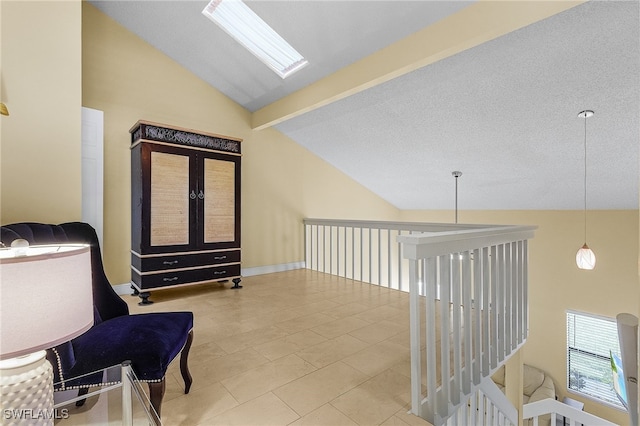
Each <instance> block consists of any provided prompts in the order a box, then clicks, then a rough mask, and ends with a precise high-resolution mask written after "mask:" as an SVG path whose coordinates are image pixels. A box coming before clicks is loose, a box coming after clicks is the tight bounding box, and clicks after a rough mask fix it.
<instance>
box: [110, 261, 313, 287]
mask: <svg viewBox="0 0 640 426" xmlns="http://www.w3.org/2000/svg"><path fill="white" fill-rule="evenodd" d="M304 267H305V263H304V262H291V263H280V264H278V265H267V266H255V267H253V268H242V269H241V270H240V273H241V274H242V276H243V277H252V276H255V275H265V274H273V273H276V272H285V271H293V270H294V269H304ZM113 289H114V290H115V292H116V293H117V294H119V295H123V294H133V290H132V289H131V283H125V284H116V285H114V286H113Z"/></svg>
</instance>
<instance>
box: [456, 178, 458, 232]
mask: <svg viewBox="0 0 640 426" xmlns="http://www.w3.org/2000/svg"><path fill="white" fill-rule="evenodd" d="M456 223H458V176H456Z"/></svg>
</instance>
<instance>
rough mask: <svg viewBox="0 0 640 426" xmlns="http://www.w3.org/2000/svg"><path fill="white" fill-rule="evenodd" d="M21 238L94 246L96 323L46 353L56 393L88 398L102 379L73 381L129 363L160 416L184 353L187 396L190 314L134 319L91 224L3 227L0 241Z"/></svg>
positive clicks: (157, 315)
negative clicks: (171, 370)
mask: <svg viewBox="0 0 640 426" xmlns="http://www.w3.org/2000/svg"><path fill="white" fill-rule="evenodd" d="M18 238H22V239H25V240H27V241H29V243H30V244H31V245H36V244H54V243H65V242H69V243H83V244H89V245H90V246H91V269H92V283H91V285H92V287H93V307H94V325H93V327H92V328H91V329H89V330H88V331H87V332H86V333H84V334H82V335H81V336H79V337H77V338H75V339H73V340H71V341H70V342H67V343H63V344H62V345H60V346H57V347H55V348H51V349H49V350H47V359H49V361H50V362H51V364H52V365H53V371H54V382H55V383H59V384H60V385H59V386H58V387H57V388H56V389H55V390H56V391H59V390H68V389H79V393H80V395H83V394H86V393H87V392H88V388H89V387H91V386H95V385H98V384H100V381H101V380H102V376H101V375H88V376H85V377H82V378H80V379H74V378H77V377H79V376H83V375H86V374H87V373H91V372H93V371H97V370H101V369H103V368H106V367H110V366H112V365H117V364H121V363H122V362H123V361H127V360H129V361H131V365H132V367H133V370H134V372H135V373H136V375H137V377H138V378H139V379H140V380H141V381H144V382H147V383H148V384H149V398H150V400H151V404H152V405H153V407H154V408H155V410H156V412H157V413H158V415H160V408H161V404H162V398H163V396H164V391H165V373H166V371H167V367H168V365H169V363H171V361H172V360H173V359H174V358H175V357H176V356H177V355H178V354H179V353H181V356H180V371H181V373H182V377H183V379H184V383H185V390H184V393H189V388H190V387H191V383H192V378H191V374H190V373H189V368H188V365H187V359H188V357H189V348H190V346H191V342H192V340H193V313H192V312H163V313H146V314H136V315H130V314H129V308H128V306H127V304H126V302H125V301H124V300H122V299H121V298H120V296H118V294H116V293H115V291H114V290H113V287H112V286H111V284H110V283H109V281H108V280H107V277H106V275H105V273H104V268H103V265H102V256H101V254H100V245H99V242H98V237H97V235H96V232H95V230H94V229H93V227H91V226H90V225H89V224H86V223H82V222H70V223H63V224H60V225H49V224H43V223H32V222H25V223H14V224H10V225H4V226H2V227H0V241H1V242H2V243H3V244H5V245H6V246H9V245H11V242H12V241H14V240H15V239H18ZM87 285H89V283H87ZM43 297H46V294H45V295H43ZM34 321H46V318H34Z"/></svg>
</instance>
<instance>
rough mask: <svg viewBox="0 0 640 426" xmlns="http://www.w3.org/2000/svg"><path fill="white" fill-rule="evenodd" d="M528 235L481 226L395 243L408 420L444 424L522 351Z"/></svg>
mask: <svg viewBox="0 0 640 426" xmlns="http://www.w3.org/2000/svg"><path fill="white" fill-rule="evenodd" d="M535 228H536V227H533V226H492V227H488V226H485V227H483V228H473V229H464V228H463V229H459V230H448V231H443V232H428V233H421V234H413V235H401V236H399V237H398V241H399V242H400V243H401V244H402V254H403V257H404V258H406V259H408V261H409V282H410V302H409V303H410V333H411V388H412V389H411V402H412V404H411V411H412V412H413V413H414V414H416V415H418V416H420V417H422V418H424V419H426V420H427V421H429V422H431V423H433V424H434V425H436V426H439V425H441V424H445V423H446V421H447V419H449V418H450V417H451V416H453V415H454V414H455V413H457V412H458V410H459V408H460V407H461V406H466V405H467V404H468V398H469V396H470V395H472V393H474V392H475V391H476V389H477V387H478V386H479V385H480V383H481V382H482V380H483V379H484V378H487V377H490V375H491V374H492V373H493V372H495V370H496V369H497V368H498V367H500V366H501V365H503V364H504V362H505V361H506V360H507V359H509V357H510V356H511V355H512V354H513V353H515V352H516V351H517V350H518V349H519V348H520V347H521V346H522V345H523V344H524V342H525V340H526V337H527V333H528V298H527V294H528V292H527V286H528V282H527V276H528V271H527V266H528V239H530V238H532V237H533V233H534V230H535ZM438 290H439V293H440V294H438ZM423 295H424V296H423ZM438 296H439V297H438ZM438 299H439V303H438V310H439V317H438V316H437V313H436V310H437V306H436V300H438ZM421 325H426V327H425V328H424V330H425V331H424V334H423V333H422V332H421ZM440 336H442V338H440ZM423 348H424V350H425V351H426V357H425V358H426V361H425V362H424V365H423V363H422V362H421V356H420V354H421V350H422V349H423ZM423 370H424V371H426V396H425V395H423V393H422V372H423Z"/></svg>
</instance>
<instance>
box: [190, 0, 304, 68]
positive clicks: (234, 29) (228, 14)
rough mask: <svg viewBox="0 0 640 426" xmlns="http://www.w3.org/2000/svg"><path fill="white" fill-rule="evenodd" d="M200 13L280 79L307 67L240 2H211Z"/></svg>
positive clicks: (265, 24) (288, 45) (228, 0)
mask: <svg viewBox="0 0 640 426" xmlns="http://www.w3.org/2000/svg"><path fill="white" fill-rule="evenodd" d="M202 14H203V15H205V16H206V17H207V18H209V19H211V20H212V21H213V22H215V23H216V24H218V26H220V28H222V29H223V30H224V31H225V32H226V33H227V34H229V35H230V36H231V37H233V38H234V39H236V40H237V41H238V42H239V43H240V44H242V45H243V46H244V47H245V48H247V49H248V50H249V51H250V52H251V53H253V54H254V55H255V56H256V57H257V58H258V59H260V60H261V61H262V62H264V63H265V64H266V65H267V66H268V67H269V68H271V69H272V70H274V71H275V72H276V73H277V74H278V75H279V76H280V77H282V78H286V77H288V76H290V75H291V74H293V73H294V72H296V71H298V70H300V69H302V68H303V67H304V66H305V65H307V64H308V62H307V60H306V59H304V58H303V57H302V55H301V54H300V53H298V52H297V51H296V50H295V49H294V48H293V47H291V45H290V44H289V43H287V42H286V41H285V40H284V39H283V38H282V37H281V36H280V35H279V34H278V33H276V32H275V31H274V30H273V28H271V27H270V26H269V25H267V23H266V22H264V21H263V20H262V19H261V18H260V17H259V16H258V15H256V14H255V12H254V11H253V10H251V9H250V8H249V7H248V6H247V5H246V4H244V3H243V2H242V1H241V0H211V2H209V4H208V5H207V6H206V7H205V8H204V10H203V11H202Z"/></svg>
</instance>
